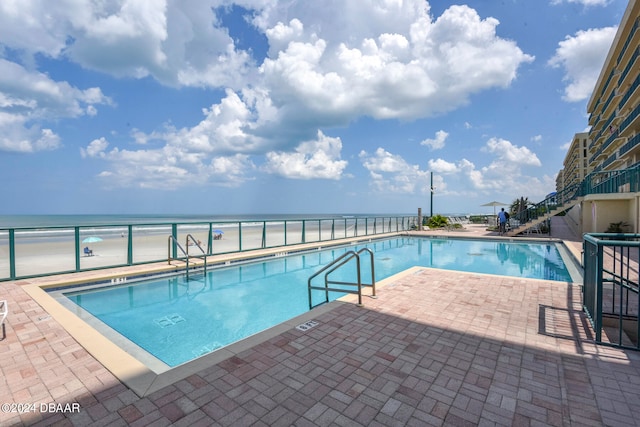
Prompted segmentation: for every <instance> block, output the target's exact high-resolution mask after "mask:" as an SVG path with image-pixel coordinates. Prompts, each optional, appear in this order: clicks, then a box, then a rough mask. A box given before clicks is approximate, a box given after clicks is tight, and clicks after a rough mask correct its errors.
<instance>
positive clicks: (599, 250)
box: [594, 242, 604, 342]
mask: <svg viewBox="0 0 640 427" xmlns="http://www.w3.org/2000/svg"><path fill="white" fill-rule="evenodd" d="M602 248H603V246H602V245H601V244H600V243H599V242H598V243H596V249H597V255H596V262H597V264H596V268H597V270H596V283H595V285H596V316H595V317H596V318H595V319H594V320H595V324H596V325H595V330H596V342H602V267H603V259H602V255H603V252H604V251H603V249H602Z"/></svg>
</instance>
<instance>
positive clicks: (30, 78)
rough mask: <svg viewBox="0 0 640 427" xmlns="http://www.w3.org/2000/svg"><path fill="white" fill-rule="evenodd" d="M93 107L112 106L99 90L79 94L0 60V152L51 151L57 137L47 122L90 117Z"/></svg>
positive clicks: (39, 74)
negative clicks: (100, 105) (96, 105)
mask: <svg viewBox="0 0 640 427" xmlns="http://www.w3.org/2000/svg"><path fill="white" fill-rule="evenodd" d="M94 104H112V101H111V100H110V99H109V98H108V97H106V96H104V95H103V94H102V92H101V91H100V89H98V88H89V89H86V90H81V89H78V88H75V87H73V86H71V85H70V84H69V83H67V82H56V81H54V80H52V79H51V78H50V77H49V76H47V75H46V74H43V73H39V72H36V71H29V70H27V69H26V68H25V67H23V66H21V65H18V64H16V63H14V62H10V61H7V60H5V59H2V58H0V135H2V137H0V151H3V150H4V151H19V152H25V153H32V152H37V151H42V150H55V149H57V148H59V147H60V146H61V141H60V137H59V136H58V135H57V134H56V133H55V132H54V131H53V130H52V129H50V128H46V127H45V126H46V125H47V123H48V122H55V121H57V120H59V119H63V118H76V117H80V116H83V115H93V114H94V112H95V107H94Z"/></svg>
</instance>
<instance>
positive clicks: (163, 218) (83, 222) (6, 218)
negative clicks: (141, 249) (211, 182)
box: [0, 213, 417, 229]
mask: <svg viewBox="0 0 640 427" xmlns="http://www.w3.org/2000/svg"><path fill="white" fill-rule="evenodd" d="M401 216H417V213H411V214H407V213H404V214H255V215H249V214H242V215H0V229H7V228H45V227H72V226H85V227H86V226H101V225H126V224H132V225H138V224H161V223H162V224H166V223H190V222H199V223H209V222H230V221H233V222H237V221H252V222H253V221H256V222H257V221H274V220H287V221H291V220H300V219H332V218H365V217H369V218H373V217H379V218H381V217H387V218H388V217H401Z"/></svg>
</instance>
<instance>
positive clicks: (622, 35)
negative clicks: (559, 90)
mask: <svg viewBox="0 0 640 427" xmlns="http://www.w3.org/2000/svg"><path fill="white" fill-rule="evenodd" d="M587 112H588V113H589V125H590V126H591V129H590V131H589V133H588V138H587V150H586V153H585V152H584V149H583V148H582V147H579V148H578V147H575V149H574V144H576V143H577V145H581V143H582V141H583V138H584V137H583V136H581V135H582V134H576V137H575V138H574V140H573V143H572V145H571V148H570V149H569V152H568V153H567V157H566V159H565V162H564V174H563V175H564V182H563V184H564V186H563V188H568V187H569V186H570V185H571V184H572V183H574V182H575V181H576V180H580V177H581V176H582V178H583V179H584V177H585V176H587V178H588V179H587V182H586V186H585V187H587V188H588V190H587V191H586V192H585V196H584V199H583V201H582V203H581V204H580V205H579V206H576V207H575V208H574V209H572V211H571V212H570V216H571V217H573V218H574V220H575V224H577V225H578V228H579V230H580V231H581V232H583V233H589V232H603V231H605V230H606V229H607V227H608V226H609V224H611V223H617V222H626V223H627V224H628V228H627V230H626V231H629V232H636V233H637V232H638V231H639V230H640V222H639V217H640V192H638V191H640V190H638V188H637V187H636V186H635V185H634V184H633V182H634V178H629V176H630V175H629V173H626V171H633V173H634V174H635V175H634V176H640V175H638V173H637V170H640V0H630V1H629V5H628V6H627V9H626V11H625V13H624V16H623V18H622V21H621V22H620V25H619V27H618V31H617V33H616V36H615V38H614V41H613V43H612V45H611V48H610V50H609V53H608V55H607V58H606V60H605V63H604V66H603V68H602V71H601V72H600V76H599V78H598V81H597V83H596V86H595V88H594V90H593V94H592V95H591V99H590V100H589V103H588V105H587ZM579 135H580V136H579ZM584 154H586V158H584V157H581V156H583V155H584ZM585 161H586V166H585V165H584V162H585ZM636 169H637V170H636ZM620 171H625V173H620ZM581 174H584V175H581ZM618 177H624V178H620V179H618ZM599 183H602V184H603V185H602V186H603V187H604V186H605V184H606V187H607V188H606V191H599V190H598V189H597V187H598V185H599ZM594 189H595V190H594Z"/></svg>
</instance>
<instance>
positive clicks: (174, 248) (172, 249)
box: [167, 234, 207, 282]
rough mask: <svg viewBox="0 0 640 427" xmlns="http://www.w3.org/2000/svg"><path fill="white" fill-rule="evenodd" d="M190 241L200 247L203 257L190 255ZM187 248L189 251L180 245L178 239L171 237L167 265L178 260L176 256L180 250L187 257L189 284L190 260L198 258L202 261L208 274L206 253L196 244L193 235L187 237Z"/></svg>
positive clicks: (168, 243)
mask: <svg viewBox="0 0 640 427" xmlns="http://www.w3.org/2000/svg"><path fill="white" fill-rule="evenodd" d="M189 239H191V240H192V241H193V243H194V244H195V245H196V246H198V248H200V250H201V251H202V253H203V255H189ZM172 244H173V248H172ZM186 246H187V250H185V249H184V248H183V247H182V245H180V243H178V239H176V238H175V237H174V236H173V235H169V238H168V240H167V264H171V261H172V260H178V259H179V258H178V257H177V256H176V255H177V250H178V249H179V250H180V252H182V253H183V254H184V255H185V263H186V268H185V270H186V275H187V282H188V281H189V260H190V259H191V258H198V259H201V260H202V261H203V262H204V274H207V257H206V254H205V252H204V250H203V249H202V247H201V246H200V245H199V244H198V242H196V240H195V238H194V237H193V236H192V235H191V234H187V237H186ZM172 252H173V257H172V256H171V253H172Z"/></svg>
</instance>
